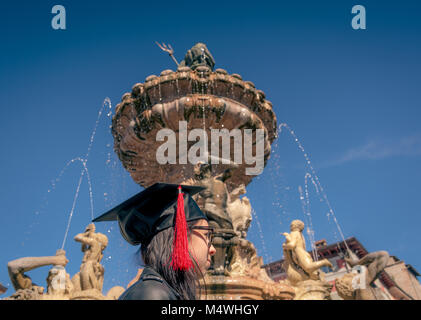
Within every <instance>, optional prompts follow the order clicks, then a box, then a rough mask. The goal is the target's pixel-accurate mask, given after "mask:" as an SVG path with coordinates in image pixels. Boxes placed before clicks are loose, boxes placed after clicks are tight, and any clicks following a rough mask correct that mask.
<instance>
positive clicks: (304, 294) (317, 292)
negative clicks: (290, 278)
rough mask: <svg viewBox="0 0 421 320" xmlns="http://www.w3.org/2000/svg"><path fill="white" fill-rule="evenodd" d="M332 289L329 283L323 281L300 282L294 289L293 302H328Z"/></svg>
mask: <svg viewBox="0 0 421 320" xmlns="http://www.w3.org/2000/svg"><path fill="white" fill-rule="evenodd" d="M332 287H333V286H332V285H331V284H330V283H328V282H324V281H315V280H306V281H302V282H300V283H299V284H297V285H296V286H295V287H294V288H295V298H294V300H330V291H331V290H332Z"/></svg>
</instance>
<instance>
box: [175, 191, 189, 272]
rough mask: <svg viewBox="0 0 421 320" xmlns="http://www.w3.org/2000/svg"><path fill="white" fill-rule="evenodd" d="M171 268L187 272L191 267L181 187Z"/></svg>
mask: <svg viewBox="0 0 421 320" xmlns="http://www.w3.org/2000/svg"><path fill="white" fill-rule="evenodd" d="M171 266H172V267H173V269H174V270H182V271H187V270H189V269H190V268H192V267H193V263H192V261H191V259H190V255H189V243H188V240H187V222H186V214H185V212H184V194H183V193H182V192H181V186H179V187H178V198H177V213H176V217H175V226H174V240H173V252H172V259H171Z"/></svg>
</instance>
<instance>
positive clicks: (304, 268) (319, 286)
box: [282, 220, 333, 300]
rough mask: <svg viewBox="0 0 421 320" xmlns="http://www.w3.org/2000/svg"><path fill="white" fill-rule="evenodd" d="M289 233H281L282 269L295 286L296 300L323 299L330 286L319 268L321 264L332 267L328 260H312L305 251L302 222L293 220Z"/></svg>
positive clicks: (325, 297)
mask: <svg viewBox="0 0 421 320" xmlns="http://www.w3.org/2000/svg"><path fill="white" fill-rule="evenodd" d="M290 230H291V233H286V232H285V233H283V235H284V236H285V238H286V241H285V243H284V244H283V245H282V248H283V252H284V269H285V270H286V273H287V278H288V281H289V282H290V283H291V285H292V286H294V287H295V288H296V297H295V299H297V300H324V299H328V298H329V296H330V290H331V288H332V286H331V285H330V284H329V283H327V282H326V281H325V280H324V274H323V272H322V271H321V270H319V269H320V268H321V267H323V266H327V267H330V268H333V265H332V263H330V261H329V260H327V259H323V260H321V261H313V259H312V257H311V255H310V254H309V253H308V252H307V250H306V246H305V240H304V236H303V233H302V232H303V230H304V223H303V222H302V221H301V220H294V221H292V222H291V226H290Z"/></svg>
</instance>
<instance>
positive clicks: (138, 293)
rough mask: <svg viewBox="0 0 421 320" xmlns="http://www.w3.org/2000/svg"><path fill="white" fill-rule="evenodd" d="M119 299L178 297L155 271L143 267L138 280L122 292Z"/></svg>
mask: <svg viewBox="0 0 421 320" xmlns="http://www.w3.org/2000/svg"><path fill="white" fill-rule="evenodd" d="M119 300H178V297H177V294H176V293H175V292H174V290H173V289H172V288H171V287H170V286H169V285H168V284H167V283H166V282H165V280H164V279H163V278H162V277H161V276H160V275H159V274H158V273H157V272H155V271H154V270H153V269H150V268H145V270H143V272H142V276H141V277H140V279H139V281H137V282H136V283H135V284H133V285H132V286H131V287H129V288H128V289H127V290H126V291H125V292H123V294H122V295H121V296H120V298H119Z"/></svg>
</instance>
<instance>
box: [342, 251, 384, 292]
mask: <svg viewBox="0 0 421 320" xmlns="http://www.w3.org/2000/svg"><path fill="white" fill-rule="evenodd" d="M388 260H389V253H388V252H386V251H376V252H372V253H369V254H367V255H365V256H364V257H363V258H361V259H359V260H357V259H351V258H345V261H346V262H347V263H348V264H349V265H350V266H351V267H353V272H352V273H347V274H345V275H344V276H343V277H342V278H340V279H337V280H336V281H335V286H336V289H337V292H338V295H339V296H340V297H341V298H342V299H344V300H383V299H385V297H384V295H383V294H382V292H381V291H380V290H379V288H377V287H375V285H374V282H375V281H376V280H377V279H378V277H379V276H380V274H381V273H382V272H383V270H384V268H386V266H387V263H388ZM357 266H360V268H358V271H359V272H357V271H356V269H357V268H355V267H357ZM361 281H364V282H363V283H361Z"/></svg>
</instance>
